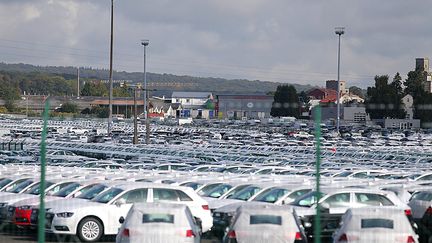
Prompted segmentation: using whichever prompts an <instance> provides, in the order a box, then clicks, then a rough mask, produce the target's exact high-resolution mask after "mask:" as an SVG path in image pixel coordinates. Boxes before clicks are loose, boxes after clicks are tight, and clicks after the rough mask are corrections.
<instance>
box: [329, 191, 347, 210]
mask: <svg viewBox="0 0 432 243" xmlns="http://www.w3.org/2000/svg"><path fill="white" fill-rule="evenodd" d="M324 203H328V205H329V207H330V208H340V207H349V203H350V194H349V193H339V194H335V195H333V196H330V197H328V198H327V199H325V200H324Z"/></svg>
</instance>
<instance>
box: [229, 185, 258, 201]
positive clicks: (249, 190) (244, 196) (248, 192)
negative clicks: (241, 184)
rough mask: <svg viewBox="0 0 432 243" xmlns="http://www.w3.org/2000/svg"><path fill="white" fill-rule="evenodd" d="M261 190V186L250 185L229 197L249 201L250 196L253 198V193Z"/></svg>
mask: <svg viewBox="0 0 432 243" xmlns="http://www.w3.org/2000/svg"><path fill="white" fill-rule="evenodd" d="M260 190H261V188H260V187H257V186H249V187H246V188H244V189H243V190H241V191H239V192H237V193H235V194H233V195H231V196H229V197H228V198H229V199H237V200H243V201H247V200H249V198H251V197H252V196H253V195H255V194H256V193H257V192H258V191H260Z"/></svg>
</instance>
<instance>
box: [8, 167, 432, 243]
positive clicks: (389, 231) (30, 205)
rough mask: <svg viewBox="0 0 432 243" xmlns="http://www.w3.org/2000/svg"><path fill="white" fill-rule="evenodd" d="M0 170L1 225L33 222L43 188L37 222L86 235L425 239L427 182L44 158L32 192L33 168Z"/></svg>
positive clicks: (429, 202)
mask: <svg viewBox="0 0 432 243" xmlns="http://www.w3.org/2000/svg"><path fill="white" fill-rule="evenodd" d="M0 174H1V178H0V179H1V180H0V220H1V222H2V223H3V224H14V225H16V226H19V227H30V228H34V227H37V226H38V215H39V194H40V193H41V192H43V193H44V194H45V195H46V199H45V208H46V225H45V227H46V230H47V231H48V232H50V233H54V234H60V235H76V236H78V237H79V238H80V239H81V240H82V241H89V242H91V241H97V240H98V239H100V237H101V236H103V235H117V239H118V241H119V242H128V241H125V239H127V240H131V239H132V238H133V237H137V235H139V234H142V232H143V230H145V232H147V233H148V232H153V231H151V230H152V229H154V230H155V231H154V232H159V233H155V235H154V236H152V237H154V238H152V239H153V240H155V239H156V238H157V237H158V236H157V235H158V234H159V237H161V235H160V231H157V230H156V228H157V229H158V230H166V232H170V233H172V234H175V235H176V236H175V237H183V238H182V239H184V240H185V242H187V241H188V240H189V241H191V242H197V240H199V238H200V237H201V234H204V235H205V236H206V237H208V236H215V237H217V238H218V239H221V240H223V241H225V242H263V241H270V242H280V241H279V240H278V239H284V241H282V242H312V241H313V239H314V238H313V236H314V229H316V228H317V227H319V229H320V232H321V235H320V238H321V239H322V240H323V241H324V242H325V241H326V240H327V241H330V240H332V239H333V240H334V241H335V242H344V241H345V242H346V241H348V242H351V241H352V240H353V239H357V240H359V242H373V241H368V240H369V238H367V237H369V236H372V235H373V234H374V233H373V232H374V230H378V231H380V230H381V231H383V233H382V234H385V235H386V236H387V237H393V238H392V239H395V240H394V241H392V242H419V240H420V242H428V240H430V238H431V235H432V234H431V231H432V227H431V226H432V225H431V224H430V222H432V213H431V212H432V188H431V187H430V185H431V183H432V182H431V181H428V180H418V181H408V180H400V179H381V180H376V179H368V178H346V177H329V178H323V179H322V180H321V188H320V191H319V192H318V191H316V185H315V183H314V178H313V177H310V176H299V175H297V176H293V175H247V174H223V173H220V172H193V173H191V172H184V171H155V170H126V171H125V170H118V169H103V170H101V169H96V170H95V169H93V168H71V167H61V166H54V167H48V168H47V175H48V176H47V181H46V187H45V188H44V190H42V191H41V190H40V181H39V178H35V177H34V176H35V174H38V167H37V166H28V165H26V166H22V165H12V164H11V165H5V166H2V167H0ZM172 204H181V205H183V206H184V207H179V208H176V207H177V206H172ZM132 205H135V206H134V208H135V209H134V210H132V211H130V209H131V208H132ZM186 207H187V209H186ZM147 209H148V210H149V211H146V210H147ZM158 210H159V211H158ZM170 210H172V211H170ZM392 210H393V211H392ZM189 211H190V213H188V212H189ZM168 212H169V213H168ZM317 212H318V213H319V216H320V217H319V218H320V225H317V224H316V222H315V221H314V218H315V217H316V215H317ZM368 212H373V213H368ZM128 213H129V214H128ZM180 214H181V215H182V216H180ZM131 215H135V216H131ZM137 215H138V216H137ZM144 215H147V216H144ZM176 215H178V216H176ZM187 215H189V216H187ZM137 217H138V218H137ZM144 217H146V218H145V219H144ZM173 218H179V220H181V222H183V223H182V224H183V225H182V226H181V227H180V226H178V227H177V223H179V225H180V221H179V222H177V220H175V219H173ZM362 220H363V221H364V222H363V221H362ZM405 221H406V222H405ZM128 222H130V223H128ZM187 222H189V226H186V224H187ZM359 222H360V223H359ZM362 222H363V223H362ZM391 222H393V223H391ZM173 224H174V225H173ZM165 226H166V227H167V228H164V227H165ZM169 227H172V228H171V229H169ZM119 229H120V230H119ZM174 229H175V230H174ZM258 229H259V230H258ZM282 229H284V230H282ZM287 229H289V230H287ZM140 232H141V233H140ZM176 232H177V233H176ZM258 233H259V234H258ZM148 234H150V233H148ZM257 234H258V235H257ZM393 234H394V235H393ZM417 234H418V235H419V236H420V237H418V236H417ZM378 235H379V234H378ZM363 236H365V237H363ZM366 236H367V237H366ZM155 237H156V238H155ZM173 237H174V236H173ZM250 237H252V238H250ZM260 237H262V238H260ZM273 237H275V238H273ZM278 237H279V238H278ZM250 239H256V240H257V241H250ZM258 239H261V240H258ZM396 239H397V240H396ZM360 240H361V241H360ZM132 242H133V241H132ZM140 242H142V241H140ZM148 242H151V241H148ZM153 242H156V241H153ZM387 242H388V241H387Z"/></svg>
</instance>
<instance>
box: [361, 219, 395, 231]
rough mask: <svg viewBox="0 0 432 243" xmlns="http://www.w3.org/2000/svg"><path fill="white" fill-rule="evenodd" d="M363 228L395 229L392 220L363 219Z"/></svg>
mask: <svg viewBox="0 0 432 243" xmlns="http://www.w3.org/2000/svg"><path fill="white" fill-rule="evenodd" d="M361 228H362V229H369V228H385V229H393V220H391V219H362V220H361Z"/></svg>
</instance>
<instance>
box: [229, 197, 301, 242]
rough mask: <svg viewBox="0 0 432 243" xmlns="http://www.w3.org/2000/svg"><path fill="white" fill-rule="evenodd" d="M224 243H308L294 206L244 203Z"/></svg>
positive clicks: (237, 212) (236, 214)
mask: <svg viewBox="0 0 432 243" xmlns="http://www.w3.org/2000/svg"><path fill="white" fill-rule="evenodd" d="M231 222H232V223H231V225H230V226H229V227H228V229H227V231H226V234H225V236H224V239H223V242H224V243H248V242H272V243H278V242H280V243H285V242H291V243H306V242H307V239H306V234H305V232H304V230H303V226H302V225H301V223H300V220H299V218H298V216H297V214H296V213H295V211H294V210H293V208H292V207H288V206H276V205H270V204H269V205H258V204H244V205H243V206H241V207H239V208H238V209H237V211H236V213H235V216H234V218H233V220H232V221H231Z"/></svg>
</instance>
